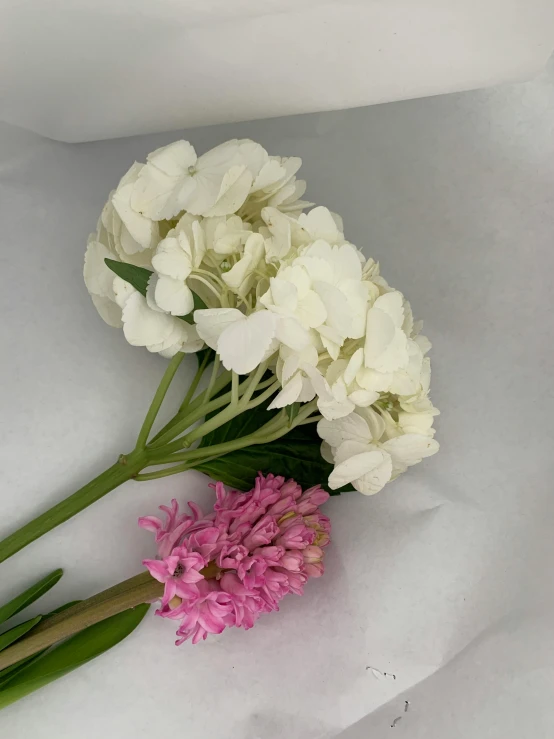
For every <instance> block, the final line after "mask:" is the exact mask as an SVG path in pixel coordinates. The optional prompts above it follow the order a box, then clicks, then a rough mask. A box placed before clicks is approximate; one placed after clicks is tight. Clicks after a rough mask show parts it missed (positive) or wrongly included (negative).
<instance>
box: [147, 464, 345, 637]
mask: <svg viewBox="0 0 554 739" xmlns="http://www.w3.org/2000/svg"><path fill="white" fill-rule="evenodd" d="M212 487H215V491H216V496H217V501H216V504H215V506H214V511H213V512H212V513H210V514H209V515H206V516H205V515H203V513H202V511H201V510H200V509H199V508H198V506H197V505H195V504H194V503H189V504H188V505H189V508H190V510H191V514H190V515H187V514H182V513H179V506H178V504H177V501H176V500H173V501H172V505H171V508H169V507H167V506H161V510H163V511H164V512H165V513H166V520H165V522H162V521H161V520H160V519H159V518H156V517H154V516H148V517H144V518H141V519H139V525H140V526H141V527H142V528H144V529H147V530H148V531H151V532H153V533H155V535H156V542H157V545H158V553H159V556H160V559H155V560H145V561H144V563H143V564H144V565H145V566H146V567H147V568H148V570H149V571H150V573H151V574H152V576H153V577H154V578H156V579H157V580H159V582H161V583H163V584H164V594H163V598H162V602H161V607H160V609H159V610H158V611H157V614H158V615H160V616H163V617H164V618H171V619H175V620H178V621H180V622H181V624H180V626H179V629H178V631H177V636H178V637H179V638H178V641H177V644H181V643H182V642H183V641H185V640H187V639H189V638H192V643H193V644H196V643H197V642H198V641H200V640H201V639H205V638H206V637H207V635H208V634H220V633H221V632H222V631H223V630H224V629H225V628H226V627H227V626H239V627H242V628H244V629H249V628H251V627H252V626H253V625H254V622H255V621H256V620H257V619H258V617H259V616H260V615H261V614H262V613H267V612H269V611H277V610H279V601H280V600H281V598H283V597H284V596H285V595H286V594H287V593H296V594H297V595H302V592H303V587H304V584H305V583H306V581H307V580H308V578H309V577H319V576H320V575H322V574H323V549H322V547H324V546H326V545H327V544H328V543H329V534H330V529H331V526H330V522H329V519H328V518H327V517H326V516H324V515H323V514H322V513H320V511H319V506H320V505H321V504H322V503H324V502H325V501H326V500H327V498H328V497H329V495H328V493H326V492H325V491H324V490H322V489H321V488H320V487H319V486H315V487H312V488H310V489H309V490H306V491H305V492H302V489H301V488H300V486H299V485H297V483H296V482H294V480H288V481H286V482H285V479H284V478H283V477H278V476H274V475H272V474H269V475H267V477H264V476H263V475H262V474H261V473H260V474H259V475H258V477H257V479H256V481H255V484H254V487H253V488H252V490H251V491H250V492H249V493H238V492H236V491H231V492H227V491H226V490H225V488H224V487H223V484H222V483H220V482H218V483H216V484H215V485H212Z"/></svg>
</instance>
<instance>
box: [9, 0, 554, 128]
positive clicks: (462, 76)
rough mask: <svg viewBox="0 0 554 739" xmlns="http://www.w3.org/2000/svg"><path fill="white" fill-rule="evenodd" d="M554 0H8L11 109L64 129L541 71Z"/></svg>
mask: <svg viewBox="0 0 554 739" xmlns="http://www.w3.org/2000/svg"><path fill="white" fill-rule="evenodd" d="M553 47H554V4H553V3H552V2H551V0H510V2H506V0H418V1H417V2H414V0H386V2H385V1H383V0H347V1H345V0H340V1H337V0H263V1H262V2H260V1H259V0H232V2H231V1H230V0H202V1H201V2H198V0H156V1H155V2H152V0H132V1H131V0H72V1H71V3H67V2H63V1H62V0H50V2H48V4H47V5H45V4H44V2H41V0H27V2H19V1H18V0H7V2H6V0H4V2H3V3H2V23H1V27H0V120H4V121H7V122H8V123H12V124H15V125H19V126H24V127H25V128H29V129H31V130H33V131H36V132H38V133H40V134H42V135H44V136H50V137H52V138H55V139H59V140H62V141H89V140H93V139H101V138H110V137H115V136H130V135H133V134H140V133H149V132H153V131H168V130H172V129H176V128H182V127H190V126H200V125H206V124H211V123H226V122H230V121H243V120H250V119H256V118H265V117H269V116H282V115H290V114H294V113H307V112H312V111H318V110H336V109H342V108H352V107H355V106H360V105H368V104H370V103H380V102H386V101H389V100H402V99H405V98H413V97H420V96H424V95H434V94H437V93H444V92H453V91H456V90H467V89H470V88H477V87H484V86H486V85H492V84H497V83H499V82H505V81H511V80H519V79H526V78H529V77H530V76H531V75H533V74H535V73H536V72H537V71H538V70H539V69H540V68H541V67H542V66H543V65H544V63H545V61H546V59H547V58H548V56H549V54H550V52H551V51H552V48H553Z"/></svg>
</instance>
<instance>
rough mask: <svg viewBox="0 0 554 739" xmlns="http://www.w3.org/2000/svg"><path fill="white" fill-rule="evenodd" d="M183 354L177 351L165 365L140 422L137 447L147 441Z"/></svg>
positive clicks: (140, 447) (141, 447) (143, 445)
mask: <svg viewBox="0 0 554 739" xmlns="http://www.w3.org/2000/svg"><path fill="white" fill-rule="evenodd" d="M184 356H185V355H184V354H183V352H177V354H176V355H175V356H174V357H173V359H172V360H171V362H170V363H169V364H168V365H167V369H166V371H165V372H164V376H163V377H162V381H161V382H160V384H159V385H158V389H157V390H156V394H155V395H154V398H153V400H152V403H151V404H150V408H149V409H148V413H147V414H146V418H145V419H144V423H143V424H142V427H141V429H140V432H139V435H138V438H137V446H136V448H137V449H144V447H145V446H146V442H147V441H148V434H149V433H150V431H151V430H152V426H153V425H154V421H155V420H156V416H157V415H158V411H159V410H160V407H161V405H162V403H163V399H164V398H165V395H166V393H167V390H168V388H169V386H170V385H171V381H172V380H173V377H174V376H175V373H176V372H177V369H178V367H179V365H180V364H181V362H182V361H183V359H184Z"/></svg>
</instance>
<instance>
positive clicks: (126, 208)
mask: <svg viewBox="0 0 554 739" xmlns="http://www.w3.org/2000/svg"><path fill="white" fill-rule="evenodd" d="M143 168H144V165H142V164H138V162H135V163H134V164H133V166H132V167H131V169H130V170H129V171H128V172H127V174H125V175H124V176H123V177H122V179H121V180H120V182H119V185H118V186H117V189H116V190H115V191H114V192H113V193H112V195H111V197H110V200H109V201H108V203H107V204H106V206H105V208H104V212H103V214H102V219H103V222H104V225H105V227H106V229H107V230H108V231H109V232H110V233H111V234H112V235H113V237H114V240H115V241H114V246H115V248H116V250H117V251H119V248H118V247H120V249H121V252H122V253H120V256H121V258H122V259H123V261H126V259H125V257H126V256H131V255H133V254H137V252H141V251H144V250H145V249H152V248H153V247H154V246H155V245H156V243H157V241H158V238H159V231H158V224H157V223H154V222H153V221H152V220H150V218H147V217H145V216H144V215H143V214H141V213H137V212H136V211H135V210H133V208H132V207H131V195H132V193H133V189H134V187H135V184H136V182H137V180H138V178H139V177H140V173H141V172H142V170H143Z"/></svg>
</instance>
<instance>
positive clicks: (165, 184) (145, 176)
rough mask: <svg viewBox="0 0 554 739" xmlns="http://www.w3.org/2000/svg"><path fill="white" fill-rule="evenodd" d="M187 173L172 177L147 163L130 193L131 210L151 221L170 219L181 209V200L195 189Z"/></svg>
mask: <svg viewBox="0 0 554 739" xmlns="http://www.w3.org/2000/svg"><path fill="white" fill-rule="evenodd" d="M195 187H196V185H195V182H194V180H193V179H192V178H191V177H190V175H189V174H187V173H183V175H182V176H180V177H172V176H170V175H168V174H166V173H165V172H162V171H161V170H159V169H158V168H157V167H155V166H154V165H153V164H147V165H146V166H145V167H144V168H143V170H142V171H141V173H140V176H139V178H138V180H137V181H136V183H135V185H134V186H133V191H132V193H131V206H132V208H133V210H134V211H135V212H137V213H140V214H142V215H144V216H146V217H147V218H151V219H152V220H153V221H162V220H164V219H170V218H173V217H174V216H176V215H177V213H179V211H180V210H182V209H183V202H182V201H183V200H184V199H186V197H187V196H188V195H189V193H190V191H193V190H194V189H195Z"/></svg>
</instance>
